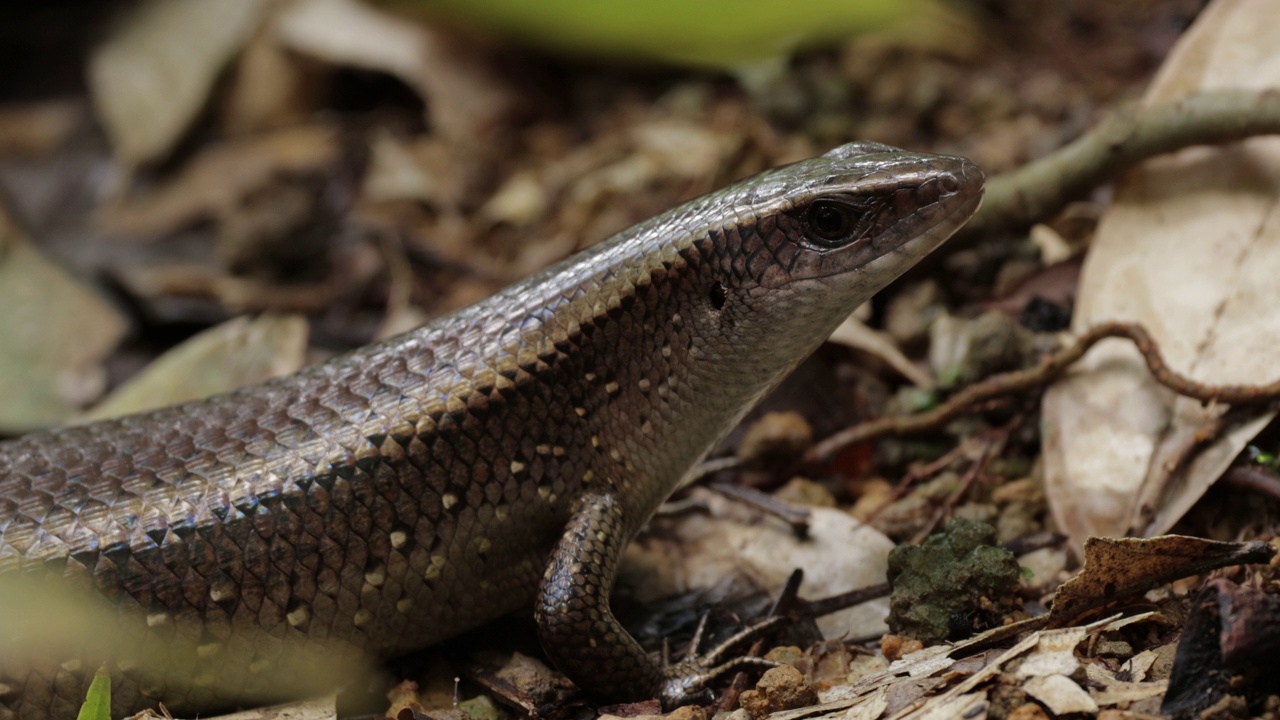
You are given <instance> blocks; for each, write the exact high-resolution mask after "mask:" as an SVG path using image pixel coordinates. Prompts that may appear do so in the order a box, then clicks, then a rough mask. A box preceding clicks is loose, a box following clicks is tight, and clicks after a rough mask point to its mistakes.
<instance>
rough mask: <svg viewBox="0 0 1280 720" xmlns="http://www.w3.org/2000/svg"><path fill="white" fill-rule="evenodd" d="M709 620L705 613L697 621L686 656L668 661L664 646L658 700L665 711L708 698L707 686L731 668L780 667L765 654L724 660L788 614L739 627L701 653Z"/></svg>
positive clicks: (776, 625)
mask: <svg viewBox="0 0 1280 720" xmlns="http://www.w3.org/2000/svg"><path fill="white" fill-rule="evenodd" d="M706 620H707V617H706V616H705V615H704V616H703V617H702V620H701V621H700V622H699V623H698V629H697V631H696V632H695V633H694V637H693V641H692V642H691V643H690V645H689V653H688V655H687V656H686V657H685V659H683V660H681V661H680V662H678V663H675V664H672V663H670V662H669V661H668V658H667V651H666V648H665V647H664V648H663V653H662V655H663V658H662V660H663V663H662V665H663V667H662V674H663V678H664V679H663V682H662V688H661V692H660V693H659V700H660V701H661V702H662V707H663V709H664V710H670V709H674V708H677V707H680V706H681V705H688V704H690V703H693V702H703V701H706V700H709V693H710V691H709V688H708V687H707V686H708V685H709V684H710V683H711V682H713V681H715V680H716V679H717V678H720V677H722V676H724V675H726V674H728V673H730V672H732V671H735V670H738V669H741V668H746V667H754V668H766V669H767V668H773V667H777V666H778V663H776V662H774V661H772V660H766V659H764V658H762V657H752V656H738V657H734V658H731V659H730V660H728V661H723V659H724V657H725V656H726V655H728V653H729V651H730V650H731V649H732V648H734V647H735V646H737V645H740V644H742V643H743V642H746V641H748V640H756V639H758V638H759V637H760V636H762V635H764V634H765V633H767V632H769V631H770V630H773V629H774V628H776V627H778V626H779V625H781V624H782V623H784V622H786V620H787V618H786V617H784V616H780V615H778V616H774V617H770V618H767V619H765V620H764V621H762V622H759V623H757V624H755V625H752V626H751V627H748V628H745V629H743V630H740V631H739V632H737V633H735V634H734V635H733V636H732V637H729V638H728V639H726V640H725V641H724V642H722V643H720V644H719V645H717V646H715V647H714V648H712V649H711V650H710V651H708V652H706V653H703V654H699V653H698V645H699V644H700V643H701V640H702V634H703V629H704V628H705V626H706ZM722 661H723V662H722Z"/></svg>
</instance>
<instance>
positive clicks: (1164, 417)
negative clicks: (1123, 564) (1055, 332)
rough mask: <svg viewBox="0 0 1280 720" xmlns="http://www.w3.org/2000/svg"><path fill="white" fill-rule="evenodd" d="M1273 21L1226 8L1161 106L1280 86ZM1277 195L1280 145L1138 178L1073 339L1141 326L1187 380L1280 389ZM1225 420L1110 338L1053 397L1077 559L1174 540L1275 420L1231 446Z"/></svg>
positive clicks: (1122, 198)
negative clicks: (1278, 383) (1193, 95)
mask: <svg viewBox="0 0 1280 720" xmlns="http://www.w3.org/2000/svg"><path fill="white" fill-rule="evenodd" d="M1274 11H1275V8H1274V7H1273V5H1272V4H1271V3H1269V2H1266V1H1265V0H1260V1H1246V2H1218V3H1214V4H1212V5H1211V6H1210V7H1209V8H1208V9H1207V10H1206V11H1205V12H1204V13H1203V14H1202V15H1201V16H1200V18H1199V19H1198V20H1197V21H1196V24H1195V25H1194V26H1193V27H1192V29H1191V30H1190V31H1189V32H1188V33H1187V34H1186V35H1185V36H1183V38H1182V39H1181V41H1180V44H1179V46H1178V47H1177V48H1176V49H1175V51H1174V52H1173V54H1172V55H1171V57H1170V59H1169V61H1168V62H1167V63H1166V65H1165V67H1164V68H1163V69H1162V70H1161V72H1160V74H1159V76H1158V77H1157V79H1156V81H1155V83H1154V85H1153V87H1152V88H1151V91H1150V92H1149V93H1148V96H1147V102H1149V103H1153V104H1154V103H1161V102H1168V101H1170V100H1172V99H1174V98H1175V97H1180V96H1183V95H1185V94H1187V93H1189V92H1190V91H1192V90H1196V89H1215V88H1223V87H1249V88H1266V87H1275V86H1280V56H1277V55H1276V53H1275V48H1276V47H1277V46H1278V45H1280V15H1277V14H1276V13H1275V12H1274ZM1278 197H1280V139H1276V138H1254V139H1251V140H1248V141H1245V142H1241V143H1236V144H1232V145H1227V146H1223V147H1220V148H1203V147H1200V148H1191V149H1188V150H1185V151H1182V152H1180V153H1177V154H1174V155H1172V156H1168V157H1163V158H1157V159H1155V160H1152V161H1149V162H1147V163H1146V164H1144V165H1143V166H1142V167H1140V168H1138V169H1137V170H1134V171H1131V172H1129V173H1128V174H1127V175H1126V176H1125V178H1124V180H1123V181H1122V182H1121V183H1120V184H1119V185H1118V187H1117V193H1116V202H1115V204H1114V205H1113V206H1112V207H1111V209H1110V210H1109V211H1108V212H1107V214H1106V216H1105V217H1104V218H1103V219H1102V222H1101V225H1100V227H1099V228H1098V234H1097V238H1096V239H1095V241H1094V243H1093V247H1092V248H1091V250H1090V253H1089V256H1088V258H1087V260H1086V262H1085V266H1084V269H1083V272H1082V277H1081V282H1080V290H1079V301H1078V304H1077V306H1076V314H1075V318H1074V328H1075V329H1076V330H1077V331H1078V332H1079V331H1083V330H1085V329H1087V328H1089V327H1091V326H1093V325H1096V324H1099V323H1102V322H1106V321H1114V320H1121V321H1131V322H1138V323H1141V324H1143V325H1144V326H1146V328H1147V329H1148V330H1150V332H1151V334H1152V336H1153V337H1154V338H1155V339H1156V341H1157V343H1158V344H1159V345H1160V349H1161V351H1162V353H1163V354H1164V356H1165V358H1166V359H1167V361H1168V363H1169V365H1170V366H1171V367H1172V368H1173V369H1174V370H1176V371H1178V372H1180V373H1183V374H1186V375H1188V376H1189V377H1191V378H1193V379H1195V380H1198V381H1201V382H1207V383H1215V384H1231V383H1243V384H1261V383H1267V382H1271V381H1273V380H1275V379H1277V377H1278V376H1280V369H1278V367H1277V365H1276V363H1275V361H1274V358H1275V353H1274V348H1275V347H1276V346H1277V345H1280V314H1278V313H1276V312H1275V308H1276V307H1277V306H1280V284H1277V283H1276V282H1275V277H1276V273H1277V272H1278V271H1280V214H1278V213H1277V207H1280V205H1278V204H1277V202H1276V201H1277V198H1278ZM1224 410H1225V408H1223V407H1221V406H1212V405H1210V406H1204V405H1202V404H1201V403H1199V402H1197V401H1193V400H1189V399H1186V398H1176V397H1174V396H1173V395H1172V393H1170V392H1169V391H1168V390H1166V389H1164V388H1163V387H1161V386H1159V385H1157V384H1156V383H1155V382H1154V381H1153V380H1152V379H1151V377H1150V375H1149V374H1148V373H1147V371H1146V369H1145V367H1143V364H1142V361H1141V359H1140V358H1139V357H1138V354H1137V352H1136V351H1134V349H1133V348H1132V346H1131V345H1129V344H1128V343H1124V342H1120V341H1108V342H1104V343H1100V344H1099V345H1098V346H1097V347H1095V348H1094V349H1093V350H1092V351H1091V352H1090V353H1089V354H1088V355H1086V356H1085V358H1084V360H1083V361H1082V362H1081V363H1080V365H1079V366H1078V368H1077V369H1076V371H1075V372H1073V373H1072V374H1071V375H1069V376H1067V377H1066V378H1065V379H1063V380H1062V381H1060V382H1058V383H1057V384H1055V385H1054V386H1053V387H1052V388H1051V389H1050V391H1049V392H1048V394H1047V395H1046V398H1045V407H1044V422H1045V453H1044V457H1045V485H1046V490H1047V493H1048V499H1049V505H1050V508H1051V510H1052V512H1053V515H1054V519H1055V520H1056V521H1057V524H1058V526H1059V527H1061V528H1062V529H1063V531H1064V532H1066V533H1067V534H1068V535H1069V536H1070V537H1071V538H1072V540H1073V542H1074V543H1077V548H1078V547H1079V545H1078V543H1080V542H1081V541H1082V540H1083V538H1086V537H1089V536H1093V535H1102V536H1117V535H1125V534H1131V533H1137V534H1142V535H1151V534H1157V533H1161V532H1165V531H1167V530H1168V529H1169V528H1170V527H1172V526H1173V524H1174V523H1175V522H1176V521H1177V520H1178V518H1180V517H1181V516H1182V515H1183V513H1185V512H1186V510H1187V509H1189V508H1190V507H1191V505H1192V504H1193V503H1195V501H1196V500H1197V499H1199V498H1200V496H1201V495H1202V494H1203V493H1204V491H1205V490H1206V489H1207V488H1208V487H1209V485H1211V484H1212V483H1213V482H1214V481H1215V480H1216V479H1217V478H1218V477H1219V476H1220V475H1221V474H1222V471H1223V470H1224V469H1226V467H1227V466H1228V465H1229V463H1230V462H1231V461H1232V460H1233V459H1234V458H1235V456H1236V455H1237V454H1238V453H1239V452H1240V450H1241V449H1242V448H1243V446H1244V444H1245V443H1246V442H1247V441H1248V440H1249V439H1250V438H1252V437H1253V435H1254V434H1255V433H1257V432H1258V430H1260V429H1261V428H1262V427H1263V426H1264V425H1265V424H1266V423H1267V422H1268V421H1269V420H1270V418H1271V417H1272V415H1273V413H1270V412H1265V411H1258V412H1256V413H1254V414H1253V415H1251V416H1249V417H1248V418H1247V419H1246V420H1245V421H1244V422H1242V423H1241V424H1238V425H1236V426H1235V427H1233V428H1229V431H1228V432H1227V433H1226V434H1224V435H1222V436H1221V437H1217V436H1218V433H1217V431H1216V426H1217V425H1218V423H1219V421H1220V419H1221V416H1222V414H1223V412H1224ZM1205 435H1209V436H1210V440H1209V441H1208V442H1203V437H1204V436H1205Z"/></svg>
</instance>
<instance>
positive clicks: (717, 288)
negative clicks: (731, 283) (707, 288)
mask: <svg viewBox="0 0 1280 720" xmlns="http://www.w3.org/2000/svg"><path fill="white" fill-rule="evenodd" d="M728 292H729V291H728V290H726V289H725V286H724V283H716V284H715V285H712V286H711V293H710V299H711V307H713V308H715V309H717V310H723V309H724V303H725V300H727V299H728Z"/></svg>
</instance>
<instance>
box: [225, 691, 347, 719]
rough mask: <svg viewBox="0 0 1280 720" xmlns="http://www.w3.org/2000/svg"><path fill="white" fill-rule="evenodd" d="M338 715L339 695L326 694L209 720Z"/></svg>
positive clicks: (315, 717)
mask: <svg viewBox="0 0 1280 720" xmlns="http://www.w3.org/2000/svg"><path fill="white" fill-rule="evenodd" d="M337 717H338V696H337V695H326V696H324V697H321V698H316V699H315V700H299V701H298V702H291V703H287V704H285V705H272V706H271V707H264V708H254V709H252V710H243V711H241V712H238V713H232V714H230V715H218V716H215V717H210V718H208V720H336V718H337Z"/></svg>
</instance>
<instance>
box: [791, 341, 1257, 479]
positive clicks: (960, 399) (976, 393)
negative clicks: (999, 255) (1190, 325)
mask: <svg viewBox="0 0 1280 720" xmlns="http://www.w3.org/2000/svg"><path fill="white" fill-rule="evenodd" d="M1113 337H1119V338H1128V339H1129V340H1131V341H1133V344H1134V345H1135V346H1136V347H1137V349H1138V352H1140V353H1141V354H1142V358H1143V360H1144V361H1145V362H1146V364H1147V369H1148V370H1150V371H1151V375H1152V376H1153V377H1154V378H1155V379H1156V381H1157V382H1159V383H1160V384H1161V385H1164V386H1165V387H1167V388H1169V389H1170V390H1173V391H1174V392H1175V393H1178V394H1179V395H1183V396H1186V397H1190V398H1195V399H1196V400H1200V401H1201V402H1205V403H1224V404H1227V405H1250V404H1258V403H1266V402H1272V401H1275V400H1276V399H1280V381H1276V382H1272V383H1268V384H1266V385H1211V384H1208V383H1202V382H1197V381H1195V380H1192V379H1190V378H1188V377H1186V376H1184V375H1180V374H1179V373H1176V372H1174V371H1173V370H1170V369H1169V366H1168V365H1167V364H1166V363H1165V361H1164V357H1163V356H1162V355H1161V354H1160V348H1159V347H1158V346H1157V345H1156V342H1155V340H1153V339H1152V338H1151V335H1150V334H1148V333H1147V331H1146V330H1145V329H1144V328H1143V327H1142V326H1141V325H1135V324H1131V323H1122V322H1110V323H1103V324H1101V325H1095V326H1094V327H1092V328H1090V329H1089V330H1088V331H1087V332H1085V333H1084V334H1083V335H1081V336H1080V337H1079V338H1078V339H1077V340H1076V343H1075V344H1074V345H1072V346H1070V347H1067V348H1063V349H1062V350H1059V351H1058V352H1056V353H1054V354H1053V355H1050V356H1048V357H1046V358H1044V359H1043V360H1041V361H1040V363H1039V364H1038V365H1036V366H1035V367H1032V368H1026V369H1024V370H1014V371H1012V372H1007V373H1001V374H999V375H994V376H992V377H989V378H987V379H986V380H983V381H982V382H978V383H974V384H973V385H970V386H968V387H966V388H964V389H963V390H961V391H960V392H958V393H956V394H955V395H953V396H951V397H950V398H949V399H948V400H947V401H946V402H944V403H942V404H941V405H939V406H938V407H936V408H934V409H933V410H930V411H928V412H924V413H920V414H919V415H909V416H902V417H885V418H877V419H875V420H870V421H868V422H864V423H859V424H857V425H854V426H852V427H849V428H847V429H845V430H842V431H840V432H838V433H836V434H835V435H832V436H831V437H829V438H827V439H826V440H823V441H822V442H819V443H817V444H815V445H814V446H813V447H812V448H810V449H809V451H808V452H807V453H805V456H804V460H803V462H804V464H806V465H816V464H821V463H825V462H827V461H829V460H830V459H831V458H833V457H835V455H836V454H837V453H839V452H840V451H841V450H843V449H844V448H847V447H849V446H850V445H853V444H855V443H859V442H863V441H866V440H870V439H872V438H877V437H883V436H885V435H910V434H917V433H923V432H930V431H934V430H937V429H939V428H941V427H942V426H943V425H945V424H946V423H948V422H950V421H951V420H954V419H955V418H957V417H959V416H960V415H963V414H965V413H967V412H972V410H973V408H974V407H976V406H978V405H980V404H981V403H984V402H987V401H989V400H991V399H993V398H996V397H1000V396H1003V395H1009V394H1013V393H1020V392H1025V391H1027V390H1033V389H1036V388H1039V387H1041V386H1043V385H1047V384H1048V383H1049V382H1050V381H1052V380H1053V379H1055V378H1057V377H1058V376H1059V375H1061V374H1062V373H1063V372H1065V371H1066V370H1067V368H1069V367H1070V366H1071V365H1073V364H1074V363H1075V362H1076V361H1077V360H1079V359H1080V358H1081V357H1082V356H1083V355H1084V354H1085V353H1086V352H1088V350H1089V348H1091V347H1093V346H1094V345H1096V344H1097V343H1098V341H1100V340H1104V339H1106V338H1113Z"/></svg>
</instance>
